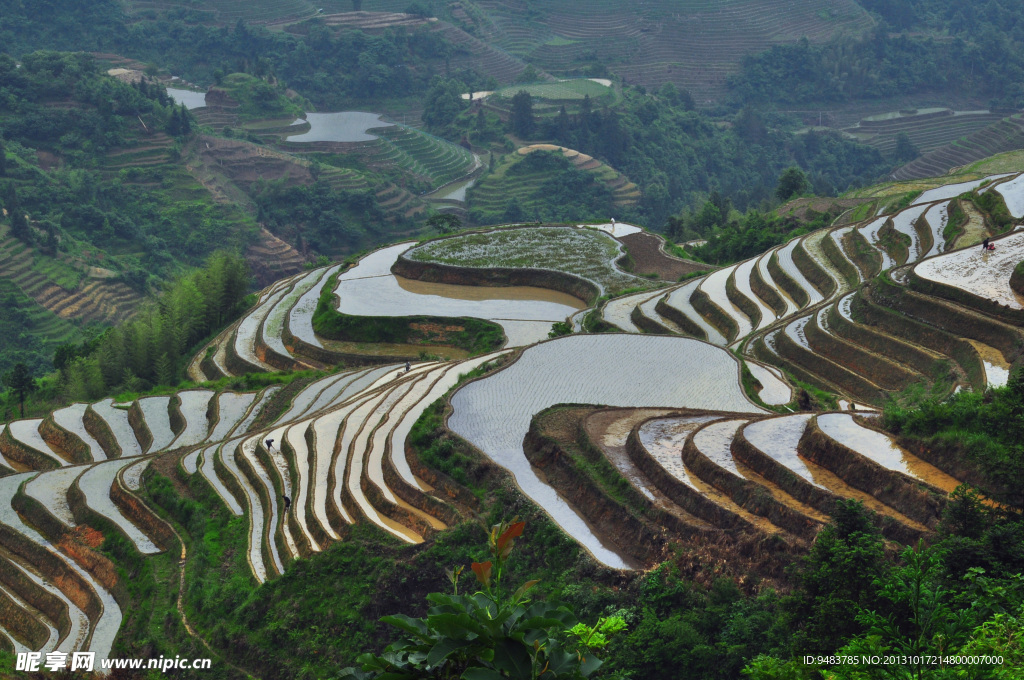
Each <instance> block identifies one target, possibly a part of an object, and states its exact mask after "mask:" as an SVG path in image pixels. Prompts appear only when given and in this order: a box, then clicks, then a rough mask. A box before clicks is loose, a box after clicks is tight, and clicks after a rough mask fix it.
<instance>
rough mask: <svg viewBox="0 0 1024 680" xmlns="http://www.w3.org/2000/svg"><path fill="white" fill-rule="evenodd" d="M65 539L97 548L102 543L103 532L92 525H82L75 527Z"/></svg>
mask: <svg viewBox="0 0 1024 680" xmlns="http://www.w3.org/2000/svg"><path fill="white" fill-rule="evenodd" d="M67 539H68V540H71V541H75V542H76V543H80V544H81V545H84V546H86V547H88V548H98V547H100V546H101V545H103V534H102V533H101V532H99V531H97V530H96V529H93V528H92V527H88V526H84V525H79V526H77V527H75V528H74V529H73V530H72V531H71V533H70V534H69V535H68V536H67Z"/></svg>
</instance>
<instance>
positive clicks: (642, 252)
mask: <svg viewBox="0 0 1024 680" xmlns="http://www.w3.org/2000/svg"><path fill="white" fill-rule="evenodd" d="M619 240H620V241H622V242H623V243H624V244H626V248H628V249H629V254H630V256H631V257H632V258H633V264H634V268H633V271H634V272H635V273H637V274H657V275H658V277H659V278H662V279H664V280H666V281H678V280H679V277H681V276H683V275H684V274H691V273H693V272H703V271H710V270H711V269H714V267H710V266H708V265H706V264H702V263H700V262H693V261H692V260H680V259H679V258H676V257H672V256H670V255H667V254H666V253H665V251H663V250H662V249H661V244H662V240H661V239H660V238H659V237H657V236H655V235H653V234H648V233H647V232H640V233H637V234H630V235H629V236H622V237H620V238H619Z"/></svg>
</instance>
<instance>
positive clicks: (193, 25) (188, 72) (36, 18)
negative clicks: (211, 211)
mask: <svg viewBox="0 0 1024 680" xmlns="http://www.w3.org/2000/svg"><path fill="white" fill-rule="evenodd" d="M45 4H48V5H51V7H50V10H51V11H49V12H47V11H46V9H45V8H43V7H38V6H35V5H33V7H32V9H31V11H26V8H25V6H24V5H23V3H21V2H17V1H15V0H4V2H0V12H2V14H3V17H2V18H0V41H2V43H3V44H4V51H6V52H8V53H9V54H14V55H20V54H22V53H25V52H29V51H32V50H35V49H41V48H46V47H47V46H50V47H52V46H54V45H61V46H63V48H64V49H78V50H89V51H104V52H115V53H118V54H124V55H126V56H130V57H132V58H135V59H140V60H142V61H147V62H152V63H156V64H159V65H160V66H161V67H162V68H165V69H168V70H170V71H171V72H173V73H175V74H177V75H180V76H182V77H184V78H187V79H189V80H192V81H194V82H201V83H207V84H212V83H213V82H215V81H217V80H218V79H219V78H220V77H222V76H224V75H226V74H228V73H233V72H246V73H252V74H254V75H257V76H261V77H262V76H267V75H271V74H272V75H273V76H275V77H276V78H278V79H280V80H283V81H284V82H286V83H288V85H289V87H292V88H294V89H296V90H298V91H299V92H301V93H302V94H303V95H304V96H305V97H307V98H308V99H310V100H311V101H312V102H313V103H314V104H315V105H316V106H318V107H319V108H321V109H328V110H329V109H338V108H340V107H344V106H346V105H347V103H348V102H349V101H351V100H352V99H364V100H365V99H382V98H383V99H387V98H394V97H396V96H397V97H408V96H410V95H415V94H417V93H422V92H424V91H426V89H427V86H428V85H429V83H430V80H431V78H432V77H433V76H434V75H436V74H438V73H443V72H444V71H445V59H446V57H450V56H451V55H452V53H453V51H454V49H455V48H454V46H453V45H451V44H450V43H449V42H448V41H446V40H444V39H443V38H442V37H440V36H438V35H435V34H434V33H432V32H431V31H429V30H423V31H414V32H412V33H405V32H401V31H397V32H388V33H386V34H383V35H369V34H366V33H363V32H361V31H343V32H335V31H332V30H331V29H330V28H328V27H326V26H324V25H322V24H317V23H315V22H314V23H312V24H310V25H308V26H306V31H305V34H304V35H294V34H291V33H283V32H279V31H270V30H267V29H266V28H262V27H249V26H247V25H246V24H245V23H244V22H241V21H240V22H238V24H237V25H235V26H234V27H233V28H232V29H228V28H220V27H216V26H211V25H208V23H207V22H208V21H209V15H208V14H206V13H204V12H201V11H196V10H188V9H185V8H179V9H172V10H169V11H166V12H163V13H160V14H156V13H153V14H152V19H153V20H151V21H139V22H132V23H129V22H128V21H127V17H125V15H124V12H123V9H122V7H121V4H120V3H119V2H117V1H116V0H85V1H83V2H80V3H79V2H76V3H72V5H73V6H65V3H61V2H47V3H45ZM44 16H45V17H48V20H47V21H40V18H41V17H44ZM50 17H52V20H49V18H50ZM86 26H88V30H86V29H85V28H84V27H86ZM424 66H426V68H424ZM455 75H458V76H459V77H460V79H462V80H463V81H468V82H470V83H472V84H474V85H477V84H479V85H481V86H482V85H485V84H486V83H484V82H483V81H482V80H480V81H479V82H477V81H478V77H477V76H476V75H475V74H474V73H472V72H464V73H457V74H455ZM398 93H400V94H398Z"/></svg>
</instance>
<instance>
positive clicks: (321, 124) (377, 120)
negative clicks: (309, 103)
mask: <svg viewBox="0 0 1024 680" xmlns="http://www.w3.org/2000/svg"><path fill="white" fill-rule="evenodd" d="M302 122H303V120H302V119H301V118H299V119H298V120H296V121H295V123H293V125H298V124H301V123H302ZM305 122H307V123H309V130H308V131H307V132H304V133H302V134H300V135H292V136H291V137H288V138H287V141H289V142H300V143H306V142H371V141H373V140H375V139H378V137H377V135H374V134H371V133H370V132H369V130H371V129H374V128H387V127H394V124H393V123H388V122H386V121H384V120H383V119H382V118H381V114H379V113H366V112H365V111H340V112H337V113H307V114H306V120H305Z"/></svg>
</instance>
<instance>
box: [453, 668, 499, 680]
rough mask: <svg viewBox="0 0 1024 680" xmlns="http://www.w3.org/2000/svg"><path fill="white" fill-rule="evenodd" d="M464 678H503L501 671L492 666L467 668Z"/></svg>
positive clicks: (475, 679)
mask: <svg viewBox="0 0 1024 680" xmlns="http://www.w3.org/2000/svg"><path fill="white" fill-rule="evenodd" d="M462 680H502V677H501V673H499V672H498V671H494V670H491V669H490V668H467V669H466V672H465V673H463V674H462Z"/></svg>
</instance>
